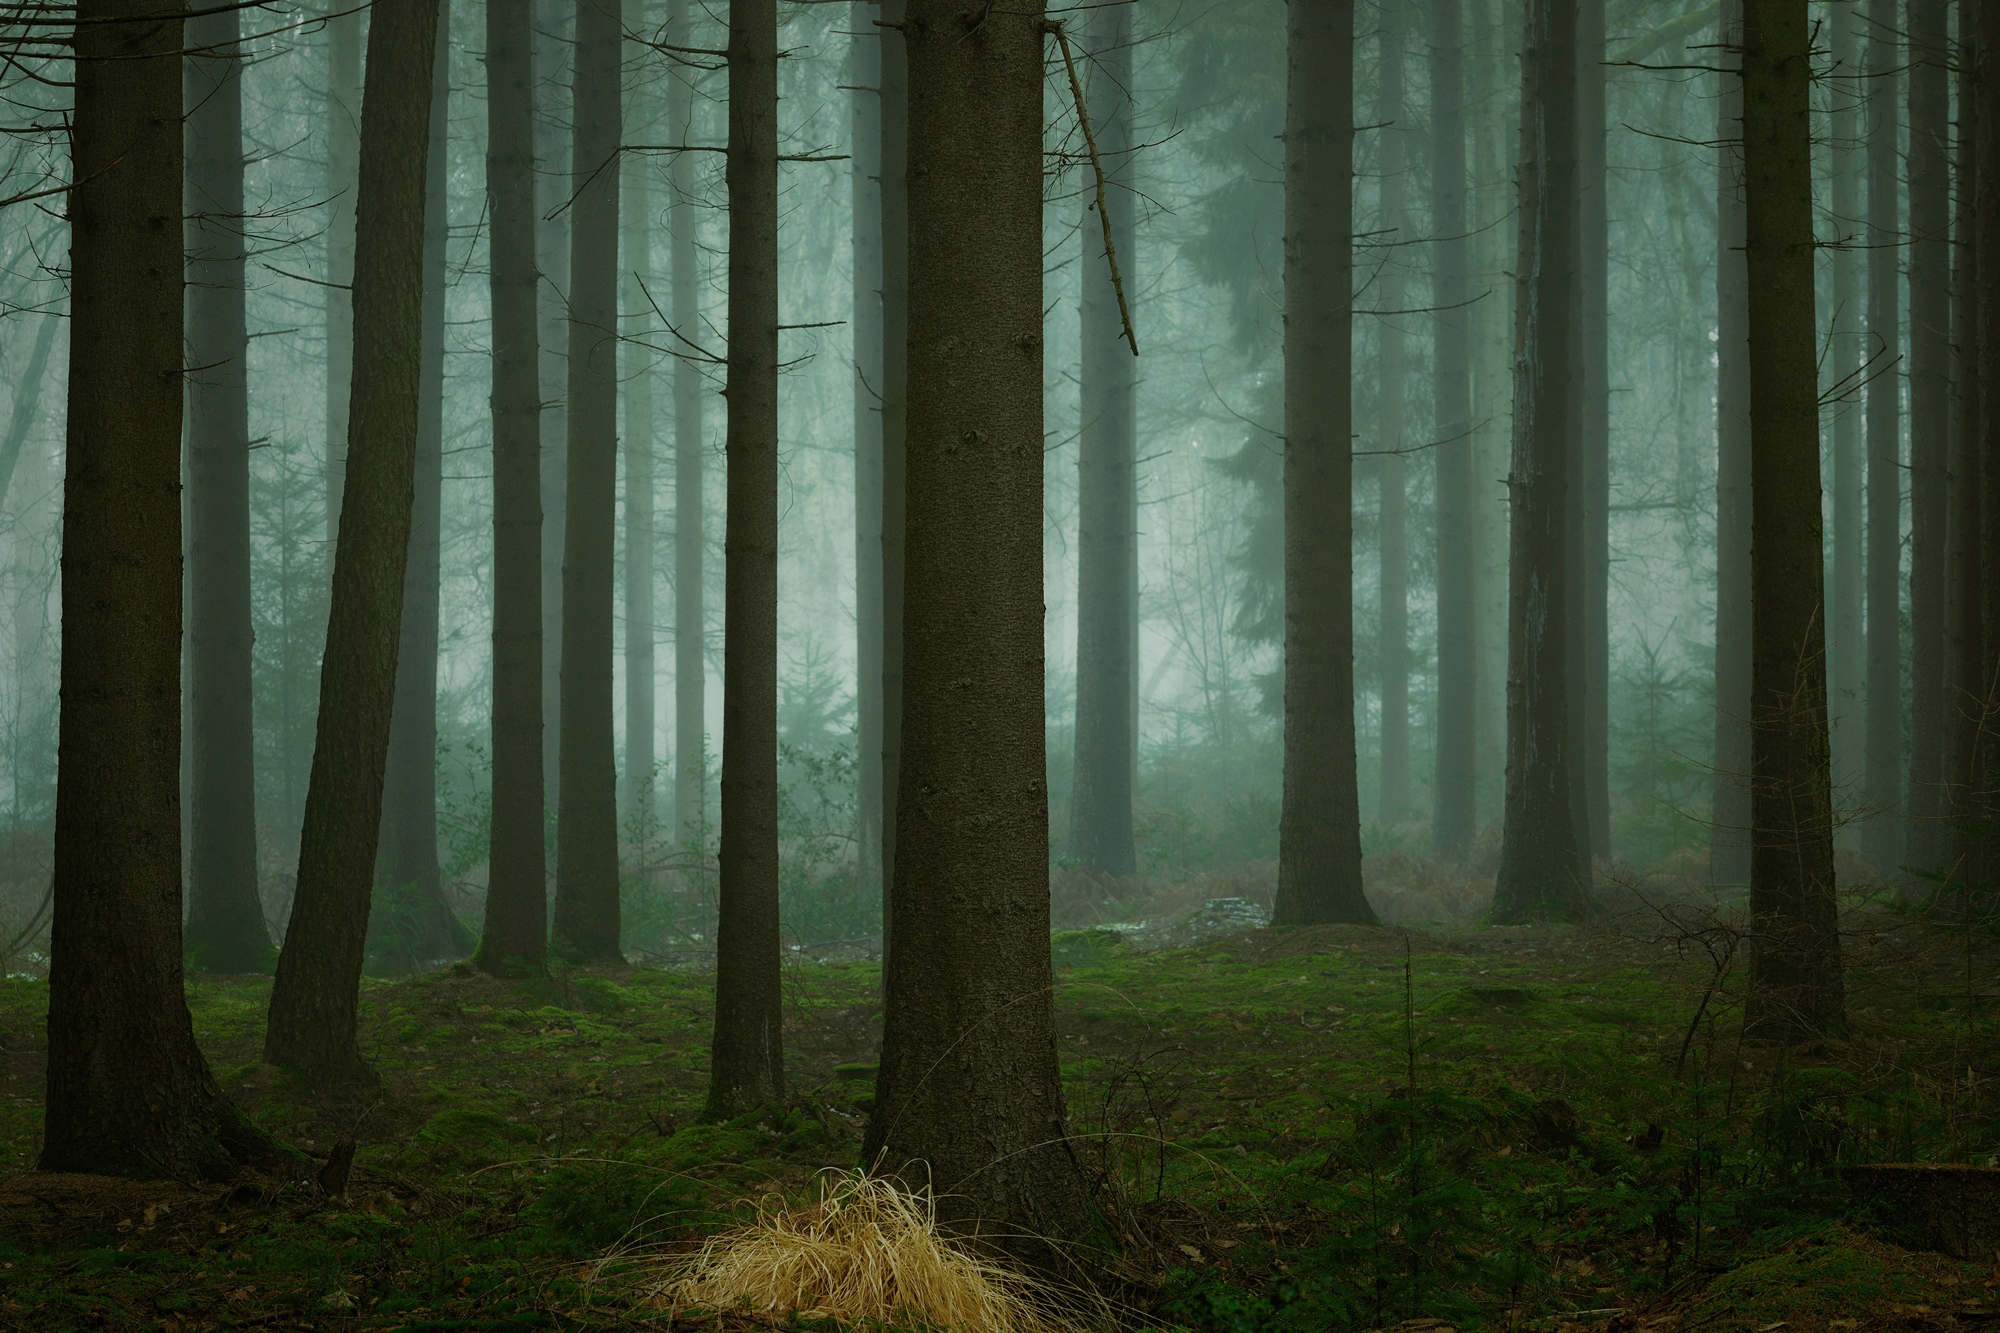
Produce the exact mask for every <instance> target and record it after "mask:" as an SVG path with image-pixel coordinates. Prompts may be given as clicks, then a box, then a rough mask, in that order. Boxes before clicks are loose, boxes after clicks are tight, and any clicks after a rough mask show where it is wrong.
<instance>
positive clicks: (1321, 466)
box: [1272, 0, 1375, 926]
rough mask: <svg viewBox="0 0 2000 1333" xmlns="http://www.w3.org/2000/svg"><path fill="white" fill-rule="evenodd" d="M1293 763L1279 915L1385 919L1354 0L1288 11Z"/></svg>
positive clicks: (1276, 919)
mask: <svg viewBox="0 0 2000 1333" xmlns="http://www.w3.org/2000/svg"><path fill="white" fill-rule="evenodd" d="M1285 48H1286V65H1287V70H1286V80H1285V483H1284V485H1285V490H1284V494H1285V760H1284V764H1285V768H1284V803H1283V807H1282V809H1281V811H1280V813H1279V816H1278V895H1277V902H1276V904H1275V905H1274V911H1273V916H1272V920H1273V923H1274V924H1277V925H1284V926H1304V925H1316V924H1319V923H1321V922H1327V921H1356V922H1363V923H1367V924H1371V925H1372V924H1373V923H1374V921H1375V909H1374V908H1372V907H1370V906H1369V905H1368V899H1367V898H1366V897H1365V896H1363V894H1362V892H1361V807H1360V796H1359V793H1358V792H1357V791H1356V790H1355V762H1356V756H1355V752H1354V453H1353V446H1352V445H1351V444H1350V438H1351V436H1352V434H1353V424H1352V423H1353V419H1354V387H1353V383H1352V370H1353V359H1354V329H1353V323H1352V319H1353V308H1354V251H1353V246H1352V243H1351V240H1350V233H1351V232H1352V231H1353V222H1352V217H1353V211H1354V207H1353V206H1354V142H1353V140H1354V6H1353V4H1352V2H1351V0H1325V2H1324V3H1311V4H1307V3H1304V0H1296V2H1295V3H1292V4H1290V5H1288V6H1287V9H1286V40H1285Z"/></svg>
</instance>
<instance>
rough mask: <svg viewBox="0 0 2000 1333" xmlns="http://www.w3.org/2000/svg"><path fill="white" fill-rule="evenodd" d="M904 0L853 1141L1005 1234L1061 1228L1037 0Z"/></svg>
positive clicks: (951, 1210)
mask: <svg viewBox="0 0 2000 1333" xmlns="http://www.w3.org/2000/svg"><path fill="white" fill-rule="evenodd" d="M972 17H973V16H970V15H967V14H966V13H965V12H964V7H963V6H962V5H960V4H958V3H957V0H910V3H909V5H908V8H907V11H906V16H905V19H904V24H903V29H902V32H903V39H904V40H903V46H904V48H905V50H906V51H907V53H908V74H909V85H908V87H909V102H908V106H909V126H910V130H911V133H910V139H909V159H908V160H909V173H908V187H909V196H908V197H909V213H908V219H909V239H910V249H909V306H908V309H909V341H908V358H909V360H908V368H909V391H910V393H909V435H910V438H912V439H918V440H932V441H939V442H941V443H940V444H939V446H938V447H935V448H926V449H915V450H911V451H910V453H909V455H908V459H907V465H908V478H907V480H908V487H907V491H906V499H907V504H908V513H907V527H906V529H905V535H906V547H905V549H906V551H907V555H908V563H907V566H906V577H907V584H906V588H907V592H908V601H907V603H906V617H907V618H906V620H905V622H904V630H905V657H904V672H905V675H904V685H905V692H904V696H903V704H904V723H905V726H904V730H903V737H902V741H903V749H902V755H901V757H902V761H903V762H902V769H901V780H902V790H901V793H900V796H901V800H900V808H901V809H903V810H904V811H907V812H909V813H910V814H911V816H912V817H911V818H910V819H908V820H907V821H906V822H905V824H904V826H903V828H902V829H901V833H900V837H899V839H898V841H897V844H896V870H895V875H894V877H893V879H892V880H891V893H892V894H893V895H894V897H893V909H892V919H893V921H894V928H895V944H894V948H893V949H892V950H891V952H890V954H889V958H888V978H887V982H888V984H887V1012H886V1016H885V1020H884V1027H883V1037H882V1069H881V1074H880V1076H879V1078H878V1080H877V1093H876V1106H875V1111H874V1113H873V1115H871V1117H870V1118H869V1124H868V1135H867V1139H866V1141H865V1143H864V1145H863V1149H862V1156H863V1159H864V1160H865V1161H867V1162H868V1163H870V1165H871V1167H873V1168H875V1169H877V1170H881V1171H883V1172H886V1173H889V1174H892V1175H903V1176H905V1178H906V1179H908V1180H909V1181H910V1183H912V1184H915V1185H921V1184H924V1183H929V1184H930V1185H931V1187H932V1188H933V1189H934V1190H935V1192H936V1197H937V1200H938V1210H939V1214H940V1216H941V1217H942V1218H943V1219H944V1220H945V1221H946V1222H948V1223H950V1224H953V1225H970V1224H974V1223H976V1224H978V1225H979V1228H980V1231H981V1234H982V1235H984V1236H985V1237H987V1238H989V1239H990V1240H991V1241H993V1242H994V1243H997V1244H1000V1245H1003V1246H1012V1247H1014V1248H1017V1249H1029V1248H1031V1247H1033V1246H1034V1245H1035V1243H1036V1242H1035V1241H1034V1240H1032V1239H1030V1238H1034V1237H1055V1238H1061V1237H1065V1236H1071V1235H1075V1234H1076V1233H1077V1231H1078V1230H1079V1228H1080V1227H1081V1226H1082V1224H1083V1194H1082V1182H1081V1180H1080V1179H1079V1177H1078V1174H1077V1170H1076V1166H1075V1163H1074V1161H1073V1159H1072V1157H1071V1156H1070V1154H1069V1152H1068V1150H1067V1148H1066V1146H1065V1136H1066V1132H1067V1131H1066V1127H1065V1117H1064V1112H1063V1095H1062V1081H1061V1077H1060V1075H1059V1073H1058V1070H1057V1065H1056V1049H1055V1020H1054V1012H1053V1009H1052V1005H1051V1000H1050V971H1049V942H1048V931H1049V890H1048V795H1047V788H1046V786H1045V780H1046V769H1045V755H1044V745H1043V724H1042V709H1043V694H1042V690H1043V671H1042V244H1041V242H1042V153H1041V147H1042V71H1043V55H1042V45H1043V24H1042V6H1041V5H1040V4H1038V3H1031V4H1028V5H1026V6H1016V7H1014V8H1012V9H1006V10H1001V9H994V10H989V11H987V12H986V13H985V14H984V15H983V17H981V18H980V19H979V21H978V22H976V23H971V22H969V19H971V18H972Z"/></svg>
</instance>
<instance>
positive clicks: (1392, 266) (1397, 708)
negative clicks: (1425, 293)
mask: <svg viewBox="0 0 2000 1333" xmlns="http://www.w3.org/2000/svg"><path fill="white" fill-rule="evenodd" d="M1400 19H1401V15H1400V14H1399V13H1398V12H1397V8H1396V6H1395V5H1393V4H1390V5H1384V6H1383V8H1382V19H1381V26H1380V27H1379V28H1378V29H1377V31H1376V41H1377V42H1379V43H1380V48H1381V55H1380V57H1379V59H1378V62H1377V65H1378V70H1377V74H1376V80H1377V82H1376V94H1375V122H1376V124H1377V125H1379V126H1380V127H1381V129H1380V134H1381V136H1382V148H1381V169H1382V184H1381V186H1380V191H1381V193H1380V204H1381V209H1380V211H1381V216H1380V217H1379V218H1378V219H1377V220H1376V223H1375V229H1376V232H1377V233H1378V235H1379V236H1380V238H1381V241H1382V242H1383V243H1384V244H1388V245H1392V246H1396V247H1398V248H1397V249H1396V250H1393V251H1391V252H1390V256H1389V260H1388V262H1387V263H1385V264H1383V265H1382V268H1381V271H1380V272H1379V274H1378V275H1377V276H1376V279H1375V288H1376V290H1377V291H1378V292H1379V293H1380V295H1379V296H1377V297H1376V300H1375V304H1376V305H1377V306H1378V307H1380V308H1381V309H1383V310H1385V311H1387V312H1389V313H1387V314H1385V315H1383V316H1382V318H1381V324H1380V327H1379V331H1378V332H1377V334H1376V339H1377V341H1376V354H1377V364H1378V365H1379V367H1380V369H1379V371H1378V373H1377V376H1376V380H1377V384H1376V390H1375V391H1376V393H1377V395H1379V399H1380V401H1379V404H1378V406H1377V409H1376V423H1377V428H1376V431H1375V434H1376V443H1375V448H1376V449H1377V450H1378V451H1379V452H1378V453H1377V456H1376V460H1375V461H1376V470H1375V475H1376V478H1377V480H1378V481H1379V483H1380V486H1381V511H1380V515H1379V529H1378V534H1377V535H1378V537H1379V540H1380V555H1381V581H1380V585H1379V586H1380V589H1381V604H1380V606H1379V607H1378V608H1377V610H1378V612H1379V613H1380V619H1379V623H1378V626H1377V638H1376V644H1375V660H1376V663H1377V667H1378V674H1379V676H1380V685H1381V706H1382V743H1381V754H1380V755H1379V756H1378V757H1379V760H1380V764H1381V767H1380V772H1379V777H1378V782H1379V787H1378V790H1377V791H1376V805H1375V817H1376V818H1377V819H1379V820H1380V821H1381V822H1382V823H1384V824H1395V823H1400V822H1401V821H1402V820H1404V819H1407V818H1408V817H1409V813H1410V540H1409V516H1410V501H1409V494H1408V479H1407V474H1408V472H1409V469H1408V467H1407V466H1405V464H1404V462H1403V453H1402V451H1403V449H1404V448H1405V447H1407V446H1408V444H1409V439H1408V430H1407V428H1406V426H1405V418H1406V416H1407V413H1406V411H1405V409H1404V403H1403V397H1404V392H1405V385H1404V368H1405V365H1406V363H1407V360H1408V358H1407V357H1406V355H1405V346H1404V343H1405V338H1404V334H1403V324H1402V321H1403V320H1405V319H1407V318H1409V317H1408V316H1407V315H1405V314H1404V313H1403V307H1404V305H1406V304H1407V302H1405V301H1404V299H1403V297H1404V294H1405V291H1406V288H1405V285H1404V281H1403V265H1402V263H1401V262H1400V261H1401V258H1402V250H1401V246H1402V244H1403V242H1404V240H1405V239H1406V238H1405V237H1404V235H1403V229H1404V226H1405V224H1406V223H1407V221H1408V219H1407V218H1406V217H1405V215H1404V207H1403V199H1404V194H1405V187H1406V183H1407V176H1408V170H1409V166H1408V163H1409V141H1408V139H1407V138H1406V137H1405V135H1406V131H1405V129H1404V127H1403V123H1402V122H1403V115H1404V110H1405V108H1404V103H1403V25H1402V23H1401V22H1400Z"/></svg>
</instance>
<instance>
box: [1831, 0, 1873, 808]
mask: <svg viewBox="0 0 2000 1333" xmlns="http://www.w3.org/2000/svg"><path fill="white" fill-rule="evenodd" d="M1853 9H1854V7H1853V6H1848V7H1845V8H1844V9H1842V10H1838V11H1834V12H1832V13H1830V14H1829V15H1828V18H1829V22H1828V24H1827V26H1828V27H1829V28H1830V29H1831V30H1832V40H1831V43H1830V46H1831V55H1832V63H1833V68H1834V69H1835V70H1836V71H1838V77H1836V78H1830V79H1828V81H1827V83H1828V88H1827V94H1826V97H1827V102H1828V106H1829V110H1828V116H1827V128H1828V135H1827V138H1828V140H1829V144H1828V151H1829V155H1830V156H1831V158H1832V168H1833V180H1832V182H1831V195H1832V206H1833V223H1832V225H1833V226H1834V227H1835V228H1836V229H1837V234H1838V235H1839V236H1841V237H1842V238H1843V239H1844V238H1846V237H1847V236H1848V235H1850V234H1851V231H1852V229H1853V227H1854V226H1855V220H1856V219H1858V218H1859V217H1860V216H1861V202H1860V199H1861V195H1860V186H1861V170H1860V162H1861V151H1860V144H1861V136H1860V134H1859V133H1858V131H1857V128H1856V127H1857V123H1858V121H1859V119H1860V117H1859V115H1858V113H1857V107H1858V106H1859V105H1860V103H1861V100H1862V88H1861V79H1860V77H1859V76H1860V56H1859V52H1858V49H1857V46H1856V33H1857V30H1858V29H1859V28H1860V27H1861V16H1860V15H1859V14H1857V13H1855V12H1853ZM1829 262H1830V264H1831V266H1832V269H1833V274H1832V277H1833V281H1832V284H1831V285H1832V296H1833V308H1832V309H1831V310H1829V311H1827V335H1826V336H1827V356H1826V362H1827V375H1826V377H1825V384H1826V386H1827V391H1829V392H1831V393H1832V394H1833V395H1834V397H1833V401H1832V403H1831V410H1832V414H1833V422H1832V431H1831V434H1832V436H1833V440H1832V443H1833V599H1832V603H1831V605H1830V606H1829V607H1828V609H1827V656H1826V683H1827V715H1828V716H1827V726H1828V729H1829V731H1830V732H1831V734H1832V736H1833V776H1834V785H1835V788H1836V790H1841V791H1844V792H1845V793H1846V800H1845V804H1847V805H1848V806H1849V807H1853V806H1857V805H1859V804H1860V802H1861V775H1862V771H1863V769H1864V767H1865V756H1866V753H1867V747H1866V734H1867V726H1868V707H1867V700H1866V691H1867V684H1866V682H1867V672H1866V670H1865V665H1866V662H1867V634H1866V632H1865V631H1864V629H1863V620H1862V614H1861V607H1862V599H1861V589H1862V584H1863V579H1864V563H1865V562H1864V561H1863V559H1862V551H1863V542H1862V525H1861V491H1862V487H1861V417H1862V407H1861V404H1862V390H1861V387H1860V386H1861V382H1862V374H1861V360H1862V350H1861V349H1862V344H1863V342H1864V341H1865V340H1866V339H1865V335H1864V334H1863V332H1862V328H1863V322H1864V317H1863V311H1862V309H1861V256H1860V253H1859V251H1858V250H1857V248H1856V247H1854V246H1852V245H1836V246H1833V247H1832V248H1831V251H1830V253H1829Z"/></svg>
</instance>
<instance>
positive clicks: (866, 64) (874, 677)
mask: <svg viewBox="0 0 2000 1333" xmlns="http://www.w3.org/2000/svg"><path fill="white" fill-rule="evenodd" d="M881 15H882V6H881V5H880V4H878V3H875V0H854V4H853V6H852V7H851V8H850V10H849V13H848V24H847V26H848V31H849V32H850V33H851V34H852V37H851V39H850V45H849V47H848V53H849V55H848V58H849V61H850V65H849V71H848V73H849V78H848V82H849V83H850V84H852V85H853V87H852V89H851V92H852V96H853V99H854V101H853V107H852V110H853V119H852V131H853V132H852V135H851V140H852V143H853V145H854V148H853V156H854V161H853V164H852V166H853V171H852V172H851V173H850V178H851V180H852V181H853V187H852V188H853V194H854V236H853V257H854V672H855V684H854V720H855V728H854V741H855V810H854V823H855V838H856V839H857V847H856V863H855V873H856V876H857V878H858V880H859V884H858V887H859V889H860V891H861V892H862V893H863V894H873V895H875V896H877V897H878V898H879V897H880V896H881V892H882V763H881V756H882V649H883V633H882V418H883V400H882V359H883V353H884V347H883V342H882V114H883V106H882V98H883V94H882V56H883V48H884V47H885V46H886V45H887V44H888V43H889V41H890V37H889V35H888V34H886V33H885V32H884V30H883V29H881V28H880V27H877V26H876V23H875V20H876V19H878V18H880V17H881Z"/></svg>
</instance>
